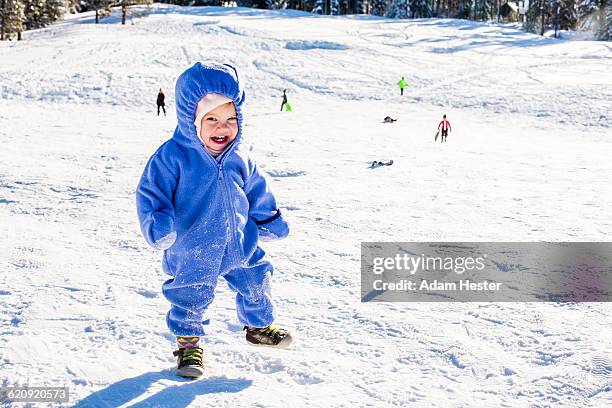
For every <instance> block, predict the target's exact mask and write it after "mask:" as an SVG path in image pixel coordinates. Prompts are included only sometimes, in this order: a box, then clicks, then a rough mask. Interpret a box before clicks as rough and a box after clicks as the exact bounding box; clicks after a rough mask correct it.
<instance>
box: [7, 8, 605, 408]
mask: <svg viewBox="0 0 612 408" xmlns="http://www.w3.org/2000/svg"><path fill="white" fill-rule="evenodd" d="M92 21H93V17H92V16H91V14H84V15H80V16H77V17H72V18H68V19H67V20H66V21H64V22H62V23H61V24H57V25H54V26H52V27H49V28H46V29H42V30H38V31H35V32H31V33H26V34H25V39H26V41H23V42H21V43H17V42H10V43H9V42H2V43H0V98H1V100H2V103H1V105H2V107H1V108H0V138H1V139H0V140H2V142H3V143H2V147H3V148H2V151H1V152H0V223H1V225H2V226H3V228H1V229H0V248H2V254H3V255H4V256H2V258H1V260H0V262H1V270H2V273H0V333H1V334H0V367H1V368H0V372H1V379H2V383H3V385H5V386H7V385H23V384H29V385H31V386H42V385H48V386H68V387H70V390H71V401H72V403H71V404H69V405H74V404H76V405H77V406H80V407H97V406H113V407H114V406H122V405H125V406H177V407H179V406H180V407H182V406H187V405H191V406H231V407H250V406H260V407H277V406H279V407H280V406H287V405H289V406H326V407H337V406H351V407H353V406H376V407H378V406H417V407H431V406H434V407H447V406H452V407H462V406H466V407H467V406H483V407H489V406H491V407H492V406H512V407H514V406H517V407H523V406H540V407H544V406H576V407H579V406H602V407H603V406H606V405H609V404H610V400H611V398H612V396H611V391H612V357H611V350H612V345H611V340H610V339H611V338H612V319H611V318H610V306H609V305H608V304H601V303H600V304H542V303H473V304H449V303H428V304H424V303H423V304H418V303H405V304H401V303H395V304H385V303H376V304H368V303H365V304H362V303H360V286H359V284H360V276H359V275H360V265H359V260H360V246H359V245H360V243H361V242H362V241H377V240H380V241H403V240H405V241H429V240H431V241H488V240H490V241H543V240H546V241H610V240H611V239H612V221H610V213H609V204H610V201H611V198H612V187H611V183H610V177H611V176H612V162H611V161H610V157H612V140H611V139H610V135H611V134H610V127H611V125H610V111H611V108H612V102H611V101H612V73H611V71H610V66H611V65H610V64H611V62H612V53H611V49H610V45H609V44H606V43H597V42H589V41H580V42H574V41H562V40H554V39H549V38H540V37H537V36H533V35H530V34H525V33H523V32H520V31H518V30H516V29H515V28H514V27H512V26H496V25H486V24H479V23H474V22H466V21H457V20H432V19H424V20H414V21H398V20H386V19H381V18H373V17H363V16H345V17H320V16H311V15H309V14H305V13H301V12H295V11H263V10H250V9H240V8H234V9H222V8H214V7H204V8H180V7H172V6H163V5H156V6H154V7H153V9H152V13H151V15H149V16H148V17H146V18H141V19H135V20H133V24H128V25H126V26H121V25H118V24H116V20H112V19H111V20H109V21H108V23H107V24H101V25H94V24H92ZM199 59H210V60H217V61H228V62H231V63H233V64H235V65H236V66H237V67H238V68H239V70H240V72H241V74H242V76H243V78H245V79H246V81H247V99H248V103H247V107H246V112H245V117H246V124H247V127H246V129H245V132H246V133H245V138H246V142H247V143H249V144H250V145H252V148H253V152H254V154H255V155H256V156H257V157H258V159H259V164H260V166H261V167H262V168H264V169H265V171H266V172H267V173H268V176H269V178H270V180H271V183H272V187H273V189H274V191H275V193H276V195H277V198H278V200H279V202H280V203H281V205H282V206H283V208H285V213H286V214H287V216H288V217H289V220H290V221H291V224H292V236H291V237H290V238H289V239H287V240H285V241H281V242H278V243H270V244H266V245H265V249H266V250H267V251H268V253H269V255H270V258H271V260H272V262H273V264H274V265H275V268H276V271H275V276H274V295H275V299H276V301H277V306H278V315H279V323H281V324H283V325H286V326H287V327H288V328H290V329H291V330H292V331H294V333H295V334H296V336H297V340H296V343H295V344H294V346H292V347H291V348H290V349H287V350H283V351H272V350H262V349H253V348H251V347H248V346H247V345H246V344H245V342H244V339H243V332H242V331H241V327H240V326H239V325H238V323H237V321H236V317H235V310H234V304H233V298H232V294H231V293H230V291H229V290H228V289H227V287H226V285H225V283H224V282H223V281H221V282H220V284H219V286H218V289H217V293H218V297H217V300H216V301H215V303H214V305H213V307H212V309H211V311H210V314H209V317H210V318H211V319H212V322H211V329H212V332H213V333H214V334H212V335H211V336H209V337H208V338H207V339H206V344H205V359H206V365H207V369H208V372H209V374H208V376H206V377H205V378H203V379H201V380H198V381H195V382H188V381H183V380H181V379H178V378H176V377H175V376H174V375H173V374H172V370H171V368H172V367H173V365H174V359H173V357H172V355H171V351H172V348H173V347H174V345H173V338H172V336H170V334H169V333H168V332H167V329H166V327H165V322H164V314H165V312H166V307H167V305H166V302H165V300H164V299H163V297H162V296H161V294H160V286H161V283H162V282H163V281H164V280H165V279H166V277H165V276H164V274H163V272H162V271H161V264H160V254H159V253H158V252H155V251H153V250H151V249H149V248H148V247H147V246H146V244H145V242H144V239H143V238H142V237H141V236H140V233H139V228H138V225H137V220H136V214H135V208H134V207H135V205H134V196H133V194H134V189H135V187H136V184H137V182H138V179H139V177H140V173H141V171H142V167H143V166H144V163H145V162H146V160H147V159H148V157H149V156H150V154H151V153H152V152H153V151H155V149H156V148H157V147H158V146H159V144H160V143H162V142H163V141H164V140H166V139H167V138H168V137H169V136H170V135H171V132H172V131H173V129H174V126H175V124H176V119H175V115H174V112H173V111H172V108H173V105H174V104H173V99H174V98H173V87H174V81H175V79H176V77H177V76H178V74H180V72H182V71H183V70H184V69H185V68H186V67H188V66H190V65H191V64H192V63H193V62H194V61H197V60H199ZM401 76H405V77H406V80H407V81H408V84H409V87H408V90H407V93H406V95H405V96H404V97H400V96H399V93H398V92H397V90H396V88H395V83H396V82H397V80H398V79H399V78H400V77H401ZM160 86H161V87H163V88H164V90H165V91H166V95H167V98H166V99H167V102H168V105H169V108H170V110H169V114H168V116H167V117H163V116H162V117H158V116H156V114H155V112H154V108H155V105H154V101H155V97H156V94H157V90H158V88H159V87H160ZM285 88H286V89H287V90H288V95H289V100H290V102H291V103H292V105H293V107H294V111H293V112H292V113H285V112H283V113H281V112H278V110H279V108H280V101H281V95H282V89H285ZM443 113H446V114H447V115H448V116H449V120H450V121H451V123H452V124H453V132H452V133H451V134H450V136H449V138H448V143H447V144H445V145H441V144H434V143H433V142H432V138H433V134H434V133H435V128H436V126H437V123H438V121H439V120H440V117H441V116H442V114H443ZM386 115H391V116H394V117H399V121H398V122H397V123H395V124H393V125H388V124H387V125H385V124H383V123H381V122H382V118H383V117H384V116H386ZM387 158H393V159H394V160H395V164H394V165H393V166H391V167H384V168H379V169H374V170H371V169H368V168H367V166H368V163H369V162H370V161H372V160H374V159H387Z"/></svg>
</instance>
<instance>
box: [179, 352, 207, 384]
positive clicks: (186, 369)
mask: <svg viewBox="0 0 612 408" xmlns="http://www.w3.org/2000/svg"><path fill="white" fill-rule="evenodd" d="M203 353H204V350H202V349H201V348H200V347H192V348H180V349H178V350H176V351H174V352H173V353H172V354H173V355H174V356H175V357H178V368H177V370H176V373H177V374H178V375H180V376H181V377H187V378H198V377H199V376H201V375H202V374H204V362H203V359H202V354H203Z"/></svg>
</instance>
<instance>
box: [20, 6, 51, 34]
mask: <svg viewBox="0 0 612 408" xmlns="http://www.w3.org/2000/svg"><path fill="white" fill-rule="evenodd" d="M21 2H22V3H23V13H24V16H25V18H24V24H25V28H26V30H33V29H36V28H41V27H44V26H45V1H44V0H21Z"/></svg>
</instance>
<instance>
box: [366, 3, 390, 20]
mask: <svg viewBox="0 0 612 408" xmlns="http://www.w3.org/2000/svg"><path fill="white" fill-rule="evenodd" d="M370 7H371V8H370V14H372V15H375V16H380V17H382V16H384V15H385V14H386V13H387V2H386V0H372V1H371V2H370Z"/></svg>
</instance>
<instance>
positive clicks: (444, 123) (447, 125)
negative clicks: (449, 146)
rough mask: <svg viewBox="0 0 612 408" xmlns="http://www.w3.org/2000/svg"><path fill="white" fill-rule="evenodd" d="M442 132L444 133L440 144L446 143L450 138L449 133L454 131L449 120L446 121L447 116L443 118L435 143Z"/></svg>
mask: <svg viewBox="0 0 612 408" xmlns="http://www.w3.org/2000/svg"><path fill="white" fill-rule="evenodd" d="M440 130H441V131H442V137H441V138H440V142H441V143H442V142H446V137H447V136H448V131H449V130H450V131H452V129H451V124H450V122H449V121H448V120H446V114H445V115H444V116H442V121H441V122H440V124H439V125H438V133H436V137H435V138H434V141H436V140H438V135H439V134H440Z"/></svg>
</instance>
